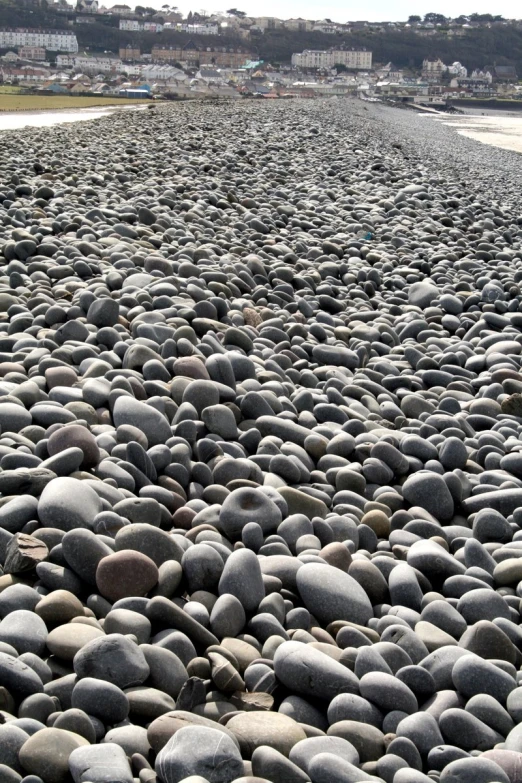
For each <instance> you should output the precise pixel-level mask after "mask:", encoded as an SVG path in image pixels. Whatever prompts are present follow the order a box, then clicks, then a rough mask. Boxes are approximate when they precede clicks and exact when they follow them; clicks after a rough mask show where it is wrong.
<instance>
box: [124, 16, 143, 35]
mask: <svg viewBox="0 0 522 783" xmlns="http://www.w3.org/2000/svg"><path fill="white" fill-rule="evenodd" d="M119 27H120V30H128V31H129V32H132V33H137V32H139V31H140V30H143V23H142V22H139V21H138V20H137V19H120V24H119Z"/></svg>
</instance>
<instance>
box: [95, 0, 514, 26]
mask: <svg viewBox="0 0 522 783" xmlns="http://www.w3.org/2000/svg"><path fill="white" fill-rule="evenodd" d="M115 1H116V0H115ZM122 1H123V0H122ZM167 1H168V0H141V3H140V5H147V6H149V7H153V8H158V9H161V7H162V6H163V5H164V4H165V2H167ZM126 2H128V4H129V5H131V7H132V5H133V3H132V2H129V0H126ZM173 3H177V4H178V6H177V7H178V8H179V10H180V11H182V12H183V13H188V12H189V11H201V10H205V11H206V12H207V13H216V12H218V11H223V12H225V11H227V10H228V8H237V9H239V10H240V11H245V12H246V13H247V14H248V15H249V16H276V17H278V18H279V19H291V18H293V17H302V18H304V19H324V18H325V17H328V18H330V19H332V21H334V22H347V21H358V20H363V19H365V20H367V21H369V22H379V21H390V22H394V21H405V20H406V19H407V18H408V16H410V14H419V15H421V16H422V15H423V14H426V13H430V12H432V11H433V12H436V13H440V14H444V15H445V16H453V17H456V16H458V15H459V14H471V13H474V12H476V13H479V14H481V13H482V14H485V13H494V14H501V15H502V16H504V17H506V18H508V19H513V18H521V17H522V7H521V5H520V1H519V0H499V2H496V3H492V2H491V0H458V1H457V2H455V0H435V2H433V0H416V1H415V2H413V0H396V1H395V2H394V3H390V2H388V1H387V0H386V1H385V0H373V1H371V2H367V3H357V4H351V3H349V2H348V3H347V2H342V1H341V0H321V2H318V0H263V1H262V2H259V0H245V2H242V0H238V4H237V5H234V4H232V5H223V2H222V0H173ZM112 4H113V3H112V2H110V0H109V2H105V3H104V5H108V6H110V5H112Z"/></svg>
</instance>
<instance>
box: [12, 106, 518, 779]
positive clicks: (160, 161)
mask: <svg viewBox="0 0 522 783" xmlns="http://www.w3.org/2000/svg"><path fill="white" fill-rule="evenodd" d="M0 153H1V154H0V783H22V781H23V783H363V782H364V781H373V783H430V782H431V783H434V782H435V783H437V782H438V781H440V783H522V668H521V667H522V627H521V624H522V619H521V614H522V606H521V598H522V372H521V366H522V287H521V284H522V167H521V165H520V161H521V158H520V155H519V154H517V153H516V152H513V151H509V150H505V149H498V148H495V147H491V146H487V145H485V144H482V143H480V142H477V141H475V140H473V139H470V138H466V137H464V136H462V135H459V134H458V133H457V132H456V131H455V129H454V128H453V127H451V126H447V125H444V124H442V123H440V122H437V121H433V120H432V119H431V118H427V117H421V116H417V115H415V114H413V113H410V112H407V111H401V110H398V109H393V108H389V107H385V106H379V105H375V104H364V103H362V102H359V101H356V100H348V101H344V100H343V101H336V100H329V101H320V100H319V101H304V100H302V101H290V100H289V101H273V102H271V101H266V102H263V101H248V100H244V101H238V102H235V103H229V104H213V103H211V102H209V103H206V102H200V103H190V104H183V103H180V104H175V105H172V106H154V107H151V108H147V110H142V111H136V112H133V111H126V112H116V113H115V114H112V115H111V116H105V117H101V118H99V119H96V120H92V121H90V122H81V123H77V124H74V123H71V124H67V125H56V126H53V127H48V128H42V129H37V128H23V129H19V130H13V131H5V132H1V133H0ZM519 718H520V721H519V720H518V719H519Z"/></svg>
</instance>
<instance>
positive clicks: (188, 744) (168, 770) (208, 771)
mask: <svg viewBox="0 0 522 783" xmlns="http://www.w3.org/2000/svg"><path fill="white" fill-rule="evenodd" d="M155 768H156V774H157V775H158V777H159V779H160V780H161V781H162V782H163V783H179V781H181V780H183V778H187V777H189V776H190V775H201V777H203V778H205V779H207V780H212V781H214V783H232V781H233V780H235V778H238V777H240V776H241V775H242V774H243V769H244V768H243V761H242V759H241V755H240V753H239V750H238V749H237V747H236V745H234V743H233V742H232V740H231V739H230V738H229V737H227V735H226V734H223V732H221V731H217V730H216V729H211V728H208V727H206V726H187V727H186V728H182V729H179V730H178V731H177V732H176V733H175V734H174V736H173V737H171V738H170V740H169V741H168V742H167V744H166V745H165V746H164V747H163V748H162V750H161V751H160V752H159V753H158V757H157V759H156V766H155Z"/></svg>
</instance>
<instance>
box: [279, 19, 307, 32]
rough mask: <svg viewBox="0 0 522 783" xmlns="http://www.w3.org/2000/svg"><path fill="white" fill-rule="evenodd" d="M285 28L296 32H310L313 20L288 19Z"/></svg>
mask: <svg viewBox="0 0 522 783" xmlns="http://www.w3.org/2000/svg"><path fill="white" fill-rule="evenodd" d="M285 28H286V29H287V30H291V31H292V32H296V33H309V32H310V30H311V29H312V28H313V22H310V21H309V20H308V19H286V21H285Z"/></svg>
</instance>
